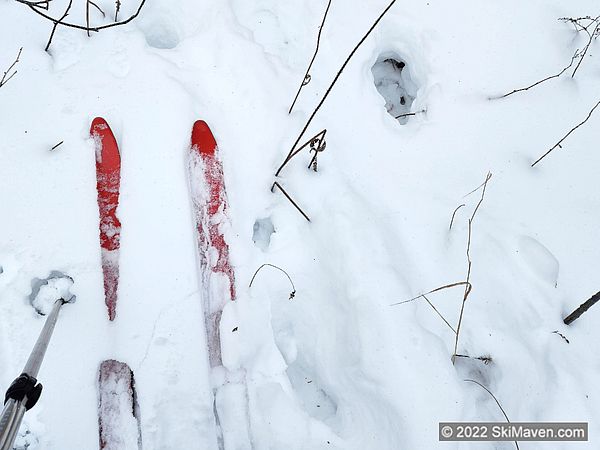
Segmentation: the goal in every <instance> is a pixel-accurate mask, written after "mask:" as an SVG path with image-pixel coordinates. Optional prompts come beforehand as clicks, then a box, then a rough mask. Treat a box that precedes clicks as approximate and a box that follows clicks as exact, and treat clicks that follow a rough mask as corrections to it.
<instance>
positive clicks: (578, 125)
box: [531, 100, 600, 167]
mask: <svg viewBox="0 0 600 450" xmlns="http://www.w3.org/2000/svg"><path fill="white" fill-rule="evenodd" d="M598 106H600V100H599V101H598V103H596V104H595V105H594V107H593V108H592V109H591V110H590V112H589V113H588V115H587V117H586V118H585V120H584V121H583V122H581V123H579V124H577V125H575V126H574V127H573V128H571V130H570V131H569V132H568V133H567V134H565V135H564V136H563V137H562V139H561V140H560V141H558V142H557V143H556V144H554V146H553V147H552V148H551V149H550V150H548V151H547V152H546V153H544V154H543V155H542V156H540V157H539V158H538V159H536V160H535V162H534V163H533V164H532V165H531V167H534V166H535V165H536V164H537V163H539V162H540V161H541V160H542V159H544V158H545V157H546V156H548V154H549V153H550V152H551V151H552V150H554V149H555V148H556V147H560V148H562V146H561V145H560V144H562V142H563V141H564V140H565V139H567V138H568V137H569V136H570V135H571V133H573V132H574V131H575V130H576V129H577V128H579V127H580V126H581V125H583V124H584V123H586V122H587V121H588V120H589V118H590V117H592V114H593V113H594V111H595V110H596V108H597V107H598Z"/></svg>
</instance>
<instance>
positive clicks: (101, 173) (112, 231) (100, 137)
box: [90, 117, 121, 320]
mask: <svg viewBox="0 0 600 450" xmlns="http://www.w3.org/2000/svg"><path fill="white" fill-rule="evenodd" d="M90 135H91V137H92V138H93V139H94V143H95V147H96V188H97V190H98V209H99V210H100V247H101V252H102V273H103V274H104V297H105V302H106V307H107V308H108V318H109V319H110V320H114V319H115V315H116V307H117V288H118V285H119V238H120V235H121V222H119V219H118V218H117V206H118V205H119V187H120V184H121V156H120V154H119V147H118V146H117V140H116V139H115V136H114V135H113V133H112V131H111V129H110V127H109V126H108V123H106V120H104V119H102V118H101V117H96V118H95V119H94V121H93V122H92V126H91V128H90Z"/></svg>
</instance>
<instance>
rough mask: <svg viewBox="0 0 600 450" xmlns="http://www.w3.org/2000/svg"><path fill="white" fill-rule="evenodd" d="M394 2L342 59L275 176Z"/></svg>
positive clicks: (393, 0) (393, 1)
mask: <svg viewBox="0 0 600 450" xmlns="http://www.w3.org/2000/svg"><path fill="white" fill-rule="evenodd" d="M394 3H396V0H392V1H391V3H390V4H389V5H388V6H387V7H386V8H385V10H384V11H383V12H382V13H381V14H380V15H379V17H378V18H377V20H375V22H374V23H373V25H371V28H369V31H367V33H366V34H365V35H364V36H363V37H362V39H361V40H360V41H359V42H358V44H356V46H355V47H354V49H353V50H352V51H351V52H350V54H349V55H348V57H347V58H346V61H344V64H342V67H341V68H340V70H339V71H338V73H337V74H336V76H335V78H334V79H333V81H332V82H331V84H330V85H329V87H328V88H327V91H325V95H324V96H323V98H322V99H321V101H320V102H319V104H318V105H317V107H316V108H315V110H314V111H313V112H312V114H311V115H310V117H309V118H308V121H307V122H306V124H305V125H304V128H302V131H301V132H300V134H299V135H298V137H297V138H296V142H294V145H292V148H291V149H290V151H289V153H288V155H287V156H286V158H285V160H284V161H283V163H282V164H281V166H279V168H278V169H277V172H275V176H276V177H277V176H279V174H280V173H281V170H282V169H283V168H284V167H285V165H286V164H287V163H288V162H289V160H290V159H291V157H292V154H293V153H294V149H295V148H296V146H297V145H298V143H299V142H300V140H301V139H302V136H304V133H306V130H307V129H308V127H309V126H310V124H311V123H312V121H313V119H314V118H315V116H316V115H317V112H318V111H319V109H320V108H321V106H323V103H325V100H326V99H327V97H328V96H329V93H330V92H331V90H332V89H333V87H334V86H335V83H336V82H337V80H338V79H339V78H340V76H341V75H342V72H343V71H344V69H345V68H346V66H347V65H348V63H349V62H350V60H351V59H352V57H353V56H354V54H355V53H356V51H357V50H358V49H359V47H360V46H361V45H362V44H363V42H365V40H366V39H367V37H369V35H370V34H371V33H372V32H373V30H374V29H375V27H376V26H377V24H378V23H379V22H380V21H381V19H383V16H385V14H386V13H387V12H388V11H389V10H390V8H391V7H392V6H393V5H394Z"/></svg>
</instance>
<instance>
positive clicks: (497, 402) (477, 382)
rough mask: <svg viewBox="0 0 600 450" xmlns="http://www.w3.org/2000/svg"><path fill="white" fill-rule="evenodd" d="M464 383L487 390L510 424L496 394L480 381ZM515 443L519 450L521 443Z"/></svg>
mask: <svg viewBox="0 0 600 450" xmlns="http://www.w3.org/2000/svg"><path fill="white" fill-rule="evenodd" d="M464 381H467V382H469V383H475V384H476V385H478V386H480V387H482V388H483V389H485V390H486V391H487V393H488V394H490V395H491V396H492V398H493V399H494V401H495V402H496V405H498V408H500V411H502V414H503V415H504V418H505V419H506V422H507V423H510V419H509V418H508V415H507V414H506V411H504V408H503V407H502V405H501V404H500V402H499V401H498V399H497V398H496V396H495V395H494V394H492V391H490V390H489V389H488V388H486V387H485V386H484V385H483V384H481V383H480V382H479V381H475V380H469V379H466V380H464ZM514 443H515V446H516V447H517V450H519V443H518V442H517V441H514Z"/></svg>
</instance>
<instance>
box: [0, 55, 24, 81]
mask: <svg viewBox="0 0 600 450" xmlns="http://www.w3.org/2000/svg"><path fill="white" fill-rule="evenodd" d="M22 51H23V47H21V48H20V49H19V53H17V57H16V58H15V60H14V61H13V63H12V64H11V65H10V67H9V68H8V69H6V71H5V72H4V75H2V79H0V88H1V87H2V86H4V85H5V84H6V83H8V82H9V80H10V79H11V78H12V77H14V76H15V75H16V74H17V71H16V70H15V71H14V72H13V73H10V71H11V70H13V69H14V68H15V66H16V65H17V64H18V63H19V58H20V57H21V52H22Z"/></svg>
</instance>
